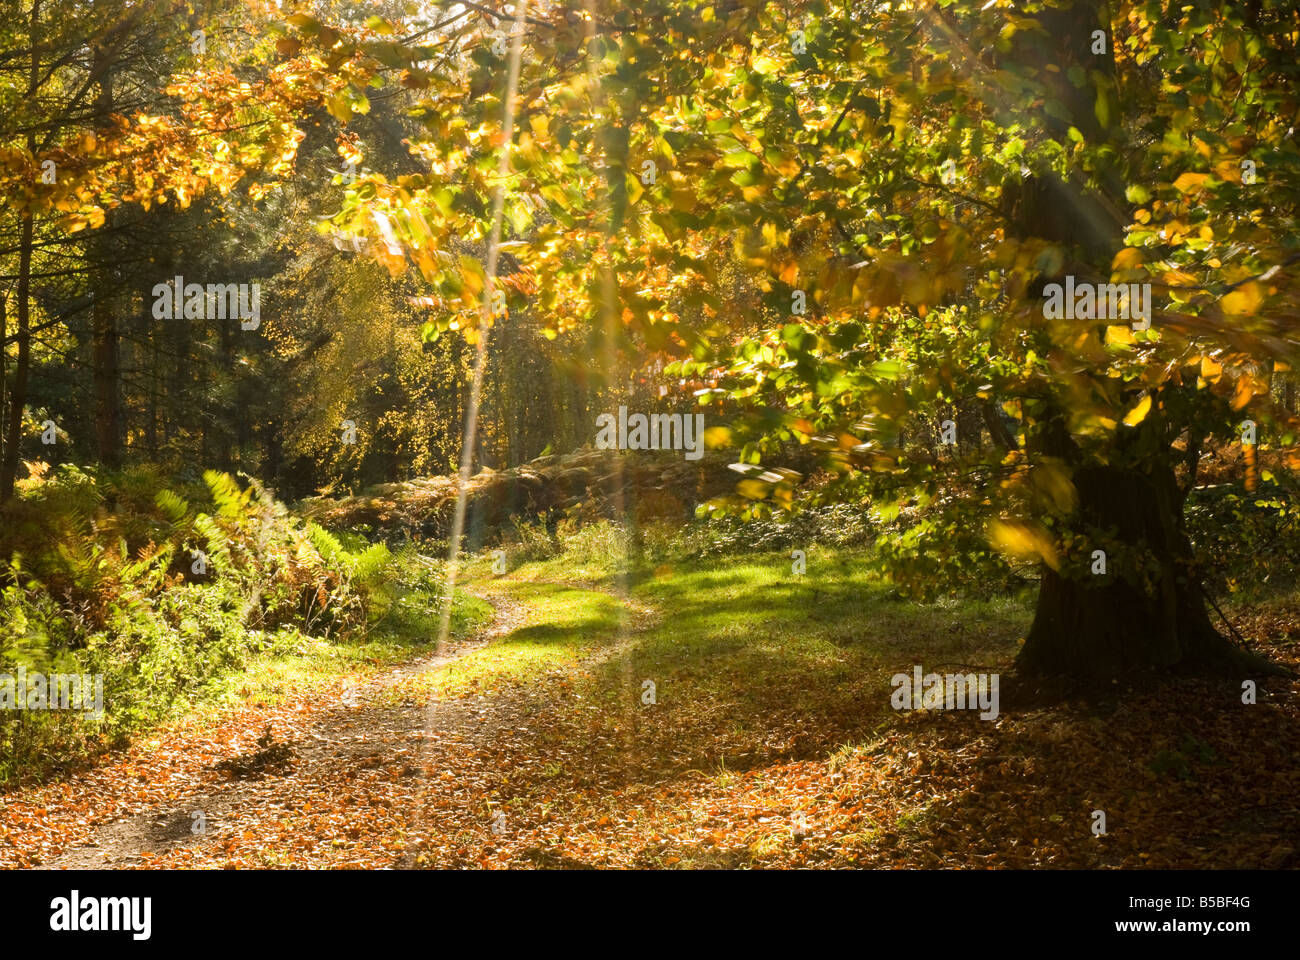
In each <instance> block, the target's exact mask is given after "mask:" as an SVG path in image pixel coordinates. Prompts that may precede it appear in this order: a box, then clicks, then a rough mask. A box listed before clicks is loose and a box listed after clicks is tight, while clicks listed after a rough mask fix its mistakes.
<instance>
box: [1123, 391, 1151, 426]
mask: <svg viewBox="0 0 1300 960" xmlns="http://www.w3.org/2000/svg"><path fill="white" fill-rule="evenodd" d="M1150 412H1151V394H1149V393H1148V394H1147V395H1146V396H1144V397H1143V398H1142V399H1141V400H1139V401H1138V402H1137V405H1136V406H1135V407H1134V408H1133V409H1132V410H1130V411H1129V412H1128V413H1126V414H1124V423H1126V424H1127V425H1128V426H1130V427H1136V426H1137V425H1138V424H1139V423H1141V422H1142V421H1143V420H1145V419H1146V417H1147V414H1148V413H1150Z"/></svg>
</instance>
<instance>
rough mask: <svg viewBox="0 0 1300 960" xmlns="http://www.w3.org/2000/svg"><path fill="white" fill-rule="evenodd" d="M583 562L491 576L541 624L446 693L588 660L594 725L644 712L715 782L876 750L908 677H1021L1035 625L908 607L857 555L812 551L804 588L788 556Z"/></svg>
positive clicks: (943, 605) (981, 607) (643, 739)
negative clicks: (646, 690) (633, 566)
mask: <svg viewBox="0 0 1300 960" xmlns="http://www.w3.org/2000/svg"><path fill="white" fill-rule="evenodd" d="M582 559H583V560H584V561H586V562H582V563H578V562H574V560H573V559H572V558H569V557H567V556H561V557H558V558H555V559H550V560H544V561H534V562H529V563H525V564H522V565H520V566H519V567H517V568H516V569H514V570H511V571H510V572H509V573H507V574H506V575H505V576H502V577H491V575H490V572H489V573H488V576H489V577H490V583H491V587H490V589H492V590H493V591H496V592H498V593H499V595H500V596H502V597H504V598H508V599H511V600H513V601H515V602H520V603H523V604H525V605H526V607H527V609H528V625H527V626H525V627H524V628H523V629H521V630H519V631H516V632H515V633H513V634H511V635H510V636H508V637H506V638H504V639H503V640H502V641H500V642H495V643H493V644H492V645H491V646H489V647H488V648H486V649H485V650H482V651H480V652H478V653H477V654H474V655H473V656H471V657H469V658H466V660H464V661H461V662H460V663H458V664H456V665H453V666H452V667H449V668H448V669H447V671H446V672H445V674H444V679H443V680H442V681H441V683H442V686H441V687H440V691H441V692H443V693H450V694H453V695H455V694H456V693H458V692H465V691H467V690H471V689H472V690H482V689H485V688H488V687H491V686H492V685H493V684H494V683H495V682H497V681H499V680H503V679H504V680H509V681H513V682H522V681H526V680H527V679H529V678H530V677H535V676H537V675H538V674H540V673H544V672H546V671H547V670H552V669H555V668H559V667H564V668H566V669H570V670H572V668H573V667H574V665H576V664H578V663H581V664H582V667H581V669H580V670H576V671H572V672H573V673H574V676H575V677H576V678H577V679H576V689H578V690H579V691H580V692H581V693H582V695H583V696H584V702H587V703H597V704H603V706H604V709H603V710H601V711H600V712H599V714H598V715H593V716H592V717H589V718H588V719H589V720H590V721H591V722H595V723H599V724H601V725H603V726H605V727H607V728H608V729H609V730H610V731H614V730H619V731H621V732H622V733H623V734H624V735H625V734H626V731H627V729H628V720H629V717H630V716H631V713H630V711H639V712H637V713H636V717H637V719H636V723H637V737H638V739H639V741H640V744H641V746H642V747H643V748H644V750H643V751H642V752H644V753H645V755H647V756H650V755H660V756H666V757H677V758H678V761H680V763H690V764H694V765H695V768H696V769H698V770H701V771H708V772H709V773H710V774H720V773H721V772H722V771H723V770H724V769H726V770H728V771H730V770H738V769H742V768H747V767H750V766H752V764H753V763H754V762H757V760H758V759H759V758H760V757H767V758H768V759H771V758H774V757H776V756H781V755H786V756H812V755H817V756H827V755H829V754H830V752H832V751H833V750H835V749H836V748H838V747H839V746H841V745H842V744H843V743H846V742H870V741H872V740H874V739H875V738H876V736H878V734H879V731H880V730H881V728H882V727H884V726H886V725H888V724H890V723H892V722H894V721H896V720H897V719H898V714H897V713H895V712H894V711H893V710H892V709H891V708H890V706H889V694H890V692H891V690H892V688H891V687H890V684H889V679H890V677H892V676H893V675H894V674H895V673H900V672H904V673H910V672H911V669H912V666H913V665H914V664H921V665H922V666H924V667H925V668H926V669H927V670H928V669H930V668H931V667H938V666H940V665H942V664H949V665H955V664H976V665H985V666H992V667H993V668H994V670H995V671H996V670H997V669H999V668H1005V667H1008V666H1009V665H1010V663H1011V660H1012V659H1013V658H1014V656H1015V654H1016V653H1017V652H1018V650H1019V640H1020V638H1021V637H1022V636H1023V635H1024V632H1025V630H1026V629H1027V627H1028V623H1029V618H1030V602H1029V599H1030V598H1029V597H1028V596H1027V595H1022V596H1014V597H1001V598H997V599H994V600H973V599H972V600H944V601H940V602H936V603H929V604H921V603H915V602H909V601H901V600H898V599H896V598H895V596H894V593H893V591H892V589H891V587H890V585H889V584H888V583H886V582H883V581H882V580H881V579H880V578H879V576H878V575H877V574H876V573H874V572H872V571H871V570H870V569H869V568H868V565H867V564H866V563H865V562H863V556H862V554H860V553H855V552H853V551H837V550H831V549H817V548H814V549H813V550H811V551H810V552H809V555H808V567H807V573H805V574H803V575H795V574H794V573H793V572H792V570H791V561H790V559H789V557H787V556H786V555H784V554H783V553H773V554H765V555H757V556H747V557H741V558H727V559H725V560H714V561H690V562H677V563H675V564H671V565H669V564H661V565H659V566H657V567H654V568H647V569H638V570H633V571H632V572H630V573H620V572H619V571H618V567H619V565H620V563H619V561H620V558H619V557H617V556H606V557H605V558H604V561H603V563H595V562H592V561H590V558H589V557H583V558H582ZM471 567H472V569H473V571H474V572H475V573H476V574H478V575H482V574H483V572H484V571H488V568H487V567H486V566H484V565H482V564H478V563H475V564H473V565H471ZM579 583H580V584H581V585H578V584H579ZM624 589H626V591H627V597H628V605H629V608H630V612H631V615H630V616H626V617H623V618H620V616H619V603H618V601H617V600H616V599H615V597H616V596H618V595H620V594H621V591H623V590H624ZM646 680H651V681H653V682H654V684H655V697H656V700H657V703H658V704H661V705H663V707H661V709H660V711H659V712H658V714H656V713H655V712H654V709H653V707H651V708H650V711H649V712H646V711H645V710H642V709H641V708H642V707H645V706H646V705H645V704H643V703H642V702H641V699H640V695H641V693H642V689H643V687H642V685H643V683H644V682H645V681H646ZM732 758H735V760H734V761H733V759H732ZM678 761H674V762H678ZM722 764H725V767H724V766H722Z"/></svg>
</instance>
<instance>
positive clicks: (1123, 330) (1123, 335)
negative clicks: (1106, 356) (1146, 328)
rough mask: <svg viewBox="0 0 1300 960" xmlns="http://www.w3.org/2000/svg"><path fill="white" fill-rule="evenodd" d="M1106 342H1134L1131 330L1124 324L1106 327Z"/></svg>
mask: <svg viewBox="0 0 1300 960" xmlns="http://www.w3.org/2000/svg"><path fill="white" fill-rule="evenodd" d="M1106 342H1107V343H1128V344H1132V343H1134V342H1135V341H1134V339H1133V331H1132V330H1130V329H1129V328H1128V327H1125V326H1113V327H1107V328H1106Z"/></svg>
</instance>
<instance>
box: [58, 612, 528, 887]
mask: <svg viewBox="0 0 1300 960" xmlns="http://www.w3.org/2000/svg"><path fill="white" fill-rule="evenodd" d="M490 602H491V603H492V605H493V608H494V611H495V614H494V617H493V619H492V621H491V622H490V623H489V624H487V625H486V626H485V627H484V628H482V629H481V630H479V631H477V632H476V633H475V634H474V635H473V636H472V637H470V638H468V639H466V640H462V641H459V642H452V643H449V644H447V645H446V648H445V649H444V652H443V653H442V654H441V655H438V654H431V655H428V656H424V657H420V658H419V659H416V660H413V661H411V662H410V663H407V664H405V665H402V666H400V667H398V668H395V669H393V670H391V671H389V672H387V673H384V674H379V675H373V674H372V675H370V676H368V677H365V678H362V679H361V680H360V682H356V681H353V682H351V683H349V684H348V685H346V686H344V687H343V689H342V690H341V692H340V695H338V696H337V697H336V698H334V699H332V700H330V701H326V702H322V703H320V704H319V705H318V706H317V708H316V709H315V710H310V711H308V716H307V717H305V718H303V717H295V716H291V715H289V714H293V713H301V712H302V711H301V710H294V709H289V710H287V711H286V712H285V713H286V715H283V716H276V710H274V709H272V710H270V711H268V712H267V713H266V714H265V717H264V719H265V722H266V724H267V725H268V728H276V727H279V728H281V729H287V730H288V731H291V732H290V734H289V735H288V736H287V737H285V738H284V739H283V740H280V739H279V737H278V736H277V738H276V741H277V742H273V743H272V744H271V745H270V748H269V749H263V750H262V751H261V755H260V756H259V750H258V748H257V747H253V748H250V749H248V750H246V751H243V752H242V753H241V751H239V750H238V749H237V747H236V746H235V744H234V743H231V742H227V743H226V744H225V746H226V749H225V750H224V751H222V753H224V760H225V761H231V762H236V763H242V764H243V765H244V767H245V768H246V769H244V770H242V771H240V773H241V774H242V775H240V776H235V775H234V774H225V773H222V772H218V771H217V769H216V767H217V765H216V764H211V763H209V764H208V766H207V768H206V769H205V770H204V775H203V776H202V778H201V779H202V781H206V782H201V783H200V784H198V785H197V789H192V790H184V791H182V796H181V797H179V798H173V797H167V802H163V803H159V804H154V805H150V806H148V807H147V808H146V809H143V810H134V811H132V812H130V813H128V815H126V816H121V817H116V818H114V819H112V820H110V821H108V822H104V823H100V824H98V825H96V826H95V827H94V828H93V839H92V840H91V841H90V842H89V843H84V842H83V843H82V844H80V845H77V846H71V847H68V848H67V849H65V850H63V852H61V853H59V854H58V855H56V856H54V857H53V858H51V859H49V860H47V861H46V862H44V863H41V864H39V865H40V867H41V868H43V869H96V868H99V869H103V868H131V867H139V866H163V865H167V866H201V865H202V866H222V865H228V866H336V865H338V866H344V865H350V862H351V861H350V860H349V858H348V856H347V853H348V851H349V850H350V849H351V848H353V847H354V845H355V844H354V841H356V840H357V839H358V838H359V837H360V836H361V835H362V834H367V833H370V832H371V830H370V829H369V828H370V827H372V826H376V825H377V826H379V827H381V828H382V829H383V831H384V832H385V833H386V834H387V835H388V836H386V837H385V838H384V839H385V840H386V841H387V842H386V843H384V844H383V846H384V847H385V848H386V849H387V850H388V854H387V859H388V860H389V862H388V863H387V864H383V863H382V862H378V863H377V862H374V861H373V860H371V859H370V858H368V857H367V858H366V863H365V864H364V865H367V866H381V865H390V866H401V865H403V861H405V860H406V859H407V858H406V856H405V855H404V853H403V851H404V848H405V843H404V842H403V841H402V839H401V836H402V835H403V834H405V833H406V828H407V823H406V822H405V821H407V820H408V819H409V820H418V819H419V818H420V806H421V804H419V803H412V804H410V805H409V806H407V807H406V808H405V809H403V805H402V804H400V803H399V802H398V798H399V797H400V796H401V795H402V794H403V793H405V792H408V791H409V789H410V788H411V787H413V786H415V785H416V784H419V783H420V782H421V781H424V780H426V779H427V778H429V777H431V776H434V775H435V774H434V768H435V767H436V766H437V759H438V756H439V753H440V752H441V750H443V749H445V748H446V747H447V745H448V744H456V745H457V746H465V745H470V744H479V743H481V742H482V741H483V739H484V738H486V737H488V736H489V734H490V732H491V731H492V730H493V729H495V728H497V727H499V726H500V725H501V724H505V723H510V722H512V721H513V719H514V718H513V717H512V716H509V714H510V709H509V706H510V705H509V703H508V702H503V701H501V700H500V699H499V698H491V697H487V696H470V697H464V698H459V699H450V700H441V699H437V698H435V697H432V696H430V697H429V698H428V699H427V701H426V702H420V698H419V697H418V696H417V697H412V696H411V691H412V690H417V689H419V686H418V684H419V681H420V678H421V677H423V676H424V675H426V674H430V673H432V672H433V671H437V670H439V669H441V668H443V667H445V666H447V665H448V664H450V663H453V662H455V661H457V660H459V659H461V658H463V657H465V656H467V655H469V654H471V653H473V652H475V651H477V650H481V649H483V648H484V647H486V646H487V645H488V644H490V643H492V642H493V641H494V640H497V639H499V638H501V637H505V636H508V635H510V634H511V633H512V632H514V631H515V630H517V629H519V628H520V626H521V624H522V623H523V622H524V620H525V618H526V615H525V611H524V608H523V605H522V604H520V603H518V602H516V601H513V600H511V599H510V598H509V597H508V596H506V595H503V594H502V593H501V592H499V591H493V592H492V596H491V599H490ZM244 739H247V738H246V737H245V738H244ZM286 747H287V749H288V750H289V751H291V752H292V757H291V760H290V761H289V762H288V763H277V762H276V761H277V760H278V759H279V758H278V756H277V754H280V753H283V752H284V751H285V749H286ZM259 761H262V762H259ZM421 773H423V774H424V775H425V776H423V777H422V776H419V774H421ZM375 775H378V776H377V777H376V776H375ZM385 777H388V778H391V779H390V783H389V785H390V786H391V787H392V788H393V789H386V788H385V784H384V779H385ZM372 788H373V789H372ZM425 789H427V784H426V785H425V788H421V789H419V793H421V794H423V793H424V792H425ZM178 800H179V801H181V802H178ZM40 812H41V813H42V814H45V813H46V810H44V809H43V810H41V811H40ZM354 814H355V816H354ZM357 821H366V823H365V824H364V825H362V826H358V823H357ZM250 841H251V842H253V843H255V844H258V853H259V856H258V858H257V859H254V860H252V861H250V860H249V859H248V858H247V857H245V856H235V857H229V856H225V854H229V853H238V848H239V847H243V846H245V844H246V843H248V842H250ZM382 858H383V855H382V854H381V859H382ZM356 865H362V864H361V863H356Z"/></svg>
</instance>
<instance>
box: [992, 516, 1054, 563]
mask: <svg viewBox="0 0 1300 960" xmlns="http://www.w3.org/2000/svg"><path fill="white" fill-rule="evenodd" d="M987 533H988V538H989V542H990V543H992V544H993V546H994V547H995V548H996V549H998V550H1000V551H1002V552H1003V553H1007V554H1010V555H1011V556H1013V557H1016V558H1018V559H1021V560H1028V559H1032V558H1034V557H1037V558H1039V559H1041V560H1042V561H1043V562H1044V563H1046V564H1047V565H1048V566H1049V567H1051V568H1052V569H1053V570H1059V569H1060V561H1059V560H1058V559H1057V555H1056V548H1055V547H1053V546H1052V542H1051V540H1049V539H1048V538H1047V536H1046V535H1045V534H1044V533H1043V532H1042V531H1041V530H1039V529H1037V528H1035V527H1031V526H1030V525H1029V524H1026V523H1019V522H1016V521H1012V520H990V521H989V525H988V530H987Z"/></svg>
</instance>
